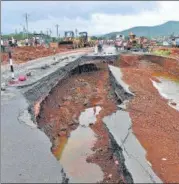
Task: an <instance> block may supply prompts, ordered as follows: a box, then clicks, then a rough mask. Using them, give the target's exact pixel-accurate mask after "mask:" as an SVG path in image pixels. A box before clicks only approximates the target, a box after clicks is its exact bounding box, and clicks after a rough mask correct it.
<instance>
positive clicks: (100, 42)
mask: <svg viewBox="0 0 179 184" xmlns="http://www.w3.org/2000/svg"><path fill="white" fill-rule="evenodd" d="M102 48H103V43H102V40H99V41H98V52H101V51H102Z"/></svg>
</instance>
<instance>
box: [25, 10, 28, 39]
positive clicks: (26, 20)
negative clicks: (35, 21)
mask: <svg viewBox="0 0 179 184" xmlns="http://www.w3.org/2000/svg"><path fill="white" fill-rule="evenodd" d="M28 18H29V14H27V13H25V22H26V31H27V38H28V37H29V32H28Z"/></svg>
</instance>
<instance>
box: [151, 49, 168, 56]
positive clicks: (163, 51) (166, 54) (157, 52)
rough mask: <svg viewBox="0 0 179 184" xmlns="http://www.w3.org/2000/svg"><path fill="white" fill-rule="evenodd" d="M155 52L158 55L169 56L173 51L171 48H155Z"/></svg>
mask: <svg viewBox="0 0 179 184" xmlns="http://www.w3.org/2000/svg"><path fill="white" fill-rule="evenodd" d="M153 54H156V55H158V56H169V55H170V54H171V52H170V51H169V50H155V51H154V52H153Z"/></svg>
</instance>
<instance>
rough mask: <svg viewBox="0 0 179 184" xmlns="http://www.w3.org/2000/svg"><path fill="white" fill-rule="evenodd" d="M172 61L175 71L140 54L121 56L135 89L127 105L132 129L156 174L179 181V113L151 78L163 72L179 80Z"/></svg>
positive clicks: (128, 77)
mask: <svg viewBox="0 0 179 184" xmlns="http://www.w3.org/2000/svg"><path fill="white" fill-rule="evenodd" d="M169 63H170V64H171V65H172V64H175V67H172V73H173V74H175V75H172V74H171V71H170V68H169V67H165V66H163V67H162V66H159V65H158V64H154V63H151V62H147V61H145V60H143V61H139V59H138V58H137V57H136V59H134V58H132V57H125V56H124V57H122V62H121V63H120V66H121V67H122V71H123V74H124V77H123V79H124V80H125V81H126V83H127V84H129V85H130V86H131V90H132V91H133V92H134V93H135V97H134V98H133V99H132V100H131V101H130V103H129V107H128V110H129V112H130V116H131V118H132V123H133V131H134V133H135V135H136V136H137V138H138V139H139V141H140V142H141V144H142V145H143V146H144V148H145V149H146V151H147V159H148V160H149V162H150V163H151V164H152V167H153V169H154V171H155V172H156V173H157V175H158V176H159V177H160V178H161V179H162V180H163V181H164V182H166V183H176V182H179V174H178V173H179V162H178V158H179V146H178V145H179V142H178V140H179V134H178V132H179V121H178V120H179V113H178V111H176V110H175V109H173V108H171V107H170V106H169V105H168V104H167V100H165V99H164V98H162V97H161V96H160V94H159V93H158V91H157V89H155V87H154V86H153V85H152V82H151V80H150V79H152V80H155V81H157V80H156V79H155V78H154V76H155V75H161V74H162V75H164V76H166V75H167V76H170V78H172V79H175V80H179V75H178V70H177V65H176V64H177V63H173V62H172V61H170V62H169ZM165 64H166V63H165ZM172 66H173V65H172ZM174 69H175V70H176V71H174ZM168 90H170V89H168Z"/></svg>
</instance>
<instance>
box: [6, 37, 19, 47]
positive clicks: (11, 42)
mask: <svg viewBox="0 0 179 184" xmlns="http://www.w3.org/2000/svg"><path fill="white" fill-rule="evenodd" d="M8 44H9V46H10V47H17V46H18V45H17V40H16V39H14V38H13V37H12V38H8Z"/></svg>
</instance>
